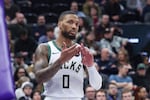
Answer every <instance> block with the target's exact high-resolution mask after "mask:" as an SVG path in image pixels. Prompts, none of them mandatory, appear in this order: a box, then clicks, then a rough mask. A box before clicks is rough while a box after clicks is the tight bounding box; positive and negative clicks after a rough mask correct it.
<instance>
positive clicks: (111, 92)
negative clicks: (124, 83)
mask: <svg viewBox="0 0 150 100" xmlns="http://www.w3.org/2000/svg"><path fill="white" fill-rule="evenodd" d="M107 100H121V97H120V93H119V91H118V87H117V84H115V83H111V82H110V83H109V85H108V92H107Z"/></svg>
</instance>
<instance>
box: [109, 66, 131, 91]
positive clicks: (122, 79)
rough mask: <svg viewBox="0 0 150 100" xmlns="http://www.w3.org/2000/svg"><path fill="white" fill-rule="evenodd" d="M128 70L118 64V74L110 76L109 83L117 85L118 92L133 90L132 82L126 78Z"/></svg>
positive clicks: (128, 77) (129, 78)
mask: <svg viewBox="0 0 150 100" xmlns="http://www.w3.org/2000/svg"><path fill="white" fill-rule="evenodd" d="M128 71H129V68H128V67H126V66H125V65H122V64H118V74H117V75H111V76H110V77H109V82H112V83H115V84H117V87H118V89H119V90H122V89H129V90H132V88H133V81H132V78H131V77H130V76H128Z"/></svg>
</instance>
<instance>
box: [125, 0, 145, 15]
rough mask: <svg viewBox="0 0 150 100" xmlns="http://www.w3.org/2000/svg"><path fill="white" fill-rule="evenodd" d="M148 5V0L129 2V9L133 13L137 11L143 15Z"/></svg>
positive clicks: (128, 0)
mask: <svg viewBox="0 0 150 100" xmlns="http://www.w3.org/2000/svg"><path fill="white" fill-rule="evenodd" d="M145 5H146V0H127V8H128V9H131V10H133V11H135V12H136V11H137V12H138V13H139V14H142V10H143V8H144V6H145Z"/></svg>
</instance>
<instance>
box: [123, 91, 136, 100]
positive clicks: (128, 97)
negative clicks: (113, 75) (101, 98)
mask: <svg viewBox="0 0 150 100" xmlns="http://www.w3.org/2000/svg"><path fill="white" fill-rule="evenodd" d="M121 97H122V100H134V97H133V95H132V91H131V90H128V89H124V90H123V91H122V92H121Z"/></svg>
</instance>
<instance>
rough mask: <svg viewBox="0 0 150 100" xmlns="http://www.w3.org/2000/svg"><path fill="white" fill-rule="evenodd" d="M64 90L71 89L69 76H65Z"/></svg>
mask: <svg viewBox="0 0 150 100" xmlns="http://www.w3.org/2000/svg"><path fill="white" fill-rule="evenodd" d="M63 88H69V75H63Z"/></svg>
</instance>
